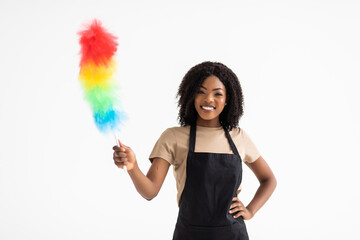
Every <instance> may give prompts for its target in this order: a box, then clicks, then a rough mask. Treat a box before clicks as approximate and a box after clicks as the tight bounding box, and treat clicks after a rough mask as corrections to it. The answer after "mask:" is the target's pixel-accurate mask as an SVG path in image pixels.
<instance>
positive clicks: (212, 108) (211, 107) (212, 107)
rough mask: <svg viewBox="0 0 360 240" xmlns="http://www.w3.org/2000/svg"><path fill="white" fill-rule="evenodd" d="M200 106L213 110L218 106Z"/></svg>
mask: <svg viewBox="0 0 360 240" xmlns="http://www.w3.org/2000/svg"><path fill="white" fill-rule="evenodd" d="M200 107H201V109H204V110H206V111H212V110H215V109H216V107H214V106H200Z"/></svg>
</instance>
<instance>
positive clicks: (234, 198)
mask: <svg viewBox="0 0 360 240" xmlns="http://www.w3.org/2000/svg"><path fill="white" fill-rule="evenodd" d="M232 201H233V202H235V201H236V202H240V199H239V198H237V197H233V199H232Z"/></svg>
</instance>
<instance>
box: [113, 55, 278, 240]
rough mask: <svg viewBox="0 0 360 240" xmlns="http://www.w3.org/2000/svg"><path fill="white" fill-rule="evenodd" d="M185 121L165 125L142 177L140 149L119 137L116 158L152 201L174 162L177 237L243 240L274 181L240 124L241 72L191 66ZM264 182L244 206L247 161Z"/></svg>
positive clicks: (184, 88)
mask: <svg viewBox="0 0 360 240" xmlns="http://www.w3.org/2000/svg"><path fill="white" fill-rule="evenodd" d="M178 97H179V102H178V105H179V107H180V110H179V122H180V125H181V126H180V127H172V128H168V129H167V130H165V131H164V132H163V134H162V135H161V136H160V138H159V140H158V141H157V142H156V144H155V146H154V148H153V151H152V153H151V154H150V157H149V159H150V161H151V163H152V165H151V167H150V169H149V171H148V173H147V175H146V176H145V175H144V174H143V173H142V172H141V170H140V169H139V167H138V165H137V160H136V157H135V153H134V152H133V151H132V150H131V148H130V147H127V146H125V145H124V144H122V143H120V147H118V146H114V147H113V149H114V157H113V159H114V161H115V164H116V165H117V166H118V167H123V166H124V165H126V166H127V170H128V173H129V175H130V177H131V179H132V181H133V183H134V185H135V187H136V189H137V191H138V192H139V193H140V194H141V195H142V196H143V197H144V198H145V199H147V200H151V199H153V198H154V197H155V196H156V195H157V194H158V192H159V191H160V188H161V186H162V184H163V182H164V179H165V177H166V174H167V172H168V170H169V167H170V165H172V166H173V167H174V176H175V179H176V183H177V184H176V186H177V190H178V195H177V200H178V205H179V215H178V219H177V223H176V226H175V231H174V236H173V240H185V239H207V240H218V239H219V240H220V239H221V240H246V239H248V233H247V230H246V226H245V222H244V220H248V219H251V218H252V217H253V216H254V215H255V213H256V212H257V211H258V210H259V209H260V208H261V207H262V206H263V205H264V204H265V202H266V201H267V200H268V198H269V197H270V196H271V194H272V193H273V191H274V189H275V186H276V180H275V177H274V175H273V173H272V171H271V169H270V168H269V166H268V165H267V163H266V162H265V160H264V159H263V158H262V157H261V156H260V153H259V152H258V150H257V148H256V147H255V145H254V143H253V142H252V141H251V139H250V137H249V136H248V135H247V134H246V132H245V131H244V130H243V129H242V128H239V127H238V122H239V119H240V117H241V115H242V114H243V95H242V90H241V86H240V82H239V80H238V78H237V77H236V75H235V74H234V73H233V72H232V71H231V70H230V69H229V68H228V67H226V66H225V65H223V64H221V63H214V62H203V63H201V64H198V65H196V66H195V67H193V68H191V69H190V70H189V71H188V72H187V74H186V75H185V77H184V78H183V80H182V82H181V84H180V87H179V90H178ZM243 162H244V163H245V164H246V165H247V166H248V167H249V168H250V169H251V170H252V171H253V172H254V174H255V175H256V177H257V178H258V180H259V183H260V186H259V188H258V190H257V192H256V194H255V196H254V198H253V199H252V201H251V202H250V203H249V204H248V205H247V206H245V205H244V204H243V203H242V202H241V201H240V199H239V198H238V197H237V194H238V192H239V188H240V184H241V180H242V165H243V164H242V163H243Z"/></svg>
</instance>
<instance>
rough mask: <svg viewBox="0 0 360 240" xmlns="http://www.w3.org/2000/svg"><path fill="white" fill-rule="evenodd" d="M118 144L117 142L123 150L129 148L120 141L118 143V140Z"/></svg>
mask: <svg viewBox="0 0 360 240" xmlns="http://www.w3.org/2000/svg"><path fill="white" fill-rule="evenodd" d="M118 142H119V146H120V147H123V148H127V149H128V148H129V147H128V146H125V145H124V144H123V143H122V142H121V141H120V139H118Z"/></svg>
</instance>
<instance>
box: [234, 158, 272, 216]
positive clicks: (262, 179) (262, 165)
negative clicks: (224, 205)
mask: <svg viewBox="0 0 360 240" xmlns="http://www.w3.org/2000/svg"><path fill="white" fill-rule="evenodd" d="M246 165H247V166H248V167H249V168H250V169H251V170H252V171H253V173H254V174H255V176H256V177H257V179H258V180H259V183H260V186H259V188H258V190H257V191H256V193H255V196H254V198H253V199H252V200H251V202H250V203H249V205H247V206H246V207H245V206H244V204H243V203H242V202H241V201H240V200H239V199H238V198H236V197H235V198H233V201H235V203H233V204H232V205H231V206H230V209H231V210H230V212H231V213H233V212H238V213H237V214H236V215H234V217H235V218H238V217H240V216H243V218H244V219H251V218H252V217H253V216H254V215H255V214H256V212H257V211H258V210H259V209H260V208H261V207H262V206H263V205H264V204H265V202H266V201H267V200H268V199H269V198H270V196H271V194H272V193H273V192H274V190H275V187H276V179H275V176H274V174H273V173H272V171H271V169H270V167H269V165H268V164H267V163H266V161H265V160H264V159H263V158H262V157H261V156H260V157H259V158H258V159H257V160H256V161H255V162H253V163H246Z"/></svg>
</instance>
